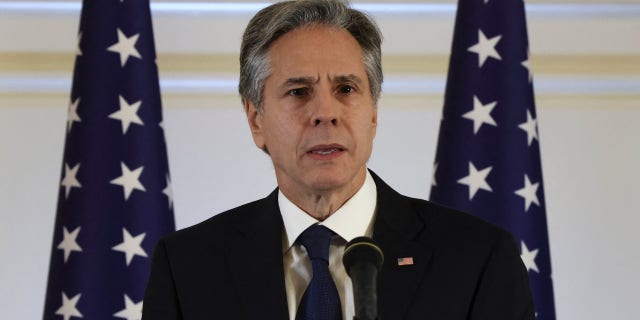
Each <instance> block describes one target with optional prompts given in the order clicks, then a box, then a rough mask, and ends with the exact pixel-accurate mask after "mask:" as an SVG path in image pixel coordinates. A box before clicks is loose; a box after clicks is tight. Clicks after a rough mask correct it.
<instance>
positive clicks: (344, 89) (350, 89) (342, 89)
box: [338, 85, 356, 94]
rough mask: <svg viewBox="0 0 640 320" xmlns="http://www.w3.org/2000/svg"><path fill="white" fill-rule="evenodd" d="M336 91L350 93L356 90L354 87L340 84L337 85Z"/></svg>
mask: <svg viewBox="0 0 640 320" xmlns="http://www.w3.org/2000/svg"><path fill="white" fill-rule="evenodd" d="M338 91H339V92H340V93H342V94H350V93H354V92H356V89H355V88H354V87H352V86H350V85H341V86H340V87H338Z"/></svg>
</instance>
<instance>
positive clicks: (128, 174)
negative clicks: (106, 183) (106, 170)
mask: <svg viewBox="0 0 640 320" xmlns="http://www.w3.org/2000/svg"><path fill="white" fill-rule="evenodd" d="M120 168H121V169H122V175H121V176H120V177H118V178H115V179H113V180H111V184H115V185H119V186H122V189H123V190H124V200H125V201H126V200H129V196H130V195H131V192H133V190H134V189H136V190H140V191H147V190H146V189H145V188H144V186H143V185H142V183H140V175H141V174H142V170H144V166H141V167H139V168H137V169H135V170H133V171H131V170H129V167H127V165H126V164H124V162H120Z"/></svg>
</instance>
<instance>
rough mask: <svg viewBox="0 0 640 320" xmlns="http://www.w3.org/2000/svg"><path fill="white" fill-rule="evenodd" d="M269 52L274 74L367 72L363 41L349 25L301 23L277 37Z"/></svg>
mask: <svg viewBox="0 0 640 320" xmlns="http://www.w3.org/2000/svg"><path fill="white" fill-rule="evenodd" d="M268 53H269V60H270V63H271V71H272V75H276V74H294V75H295V74H297V76H312V75H313V76H321V77H324V76H325V75H328V76H337V75H345V74H355V75H358V76H363V75H364V74H365V68H364V63H363V61H362V49H361V47H360V44H359V43H358V41H356V39H355V38H354V37H353V36H352V35H351V34H350V33H349V32H348V31H347V30H345V29H339V28H335V27H329V26H325V25H310V26H304V27H300V28H297V29H294V30H292V31H290V32H288V33H286V34H284V35H282V36H281V37H280V38H278V39H277V40H276V41H274V42H273V43H272V45H271V47H270V48H269V51H268ZM365 78H366V77H365Z"/></svg>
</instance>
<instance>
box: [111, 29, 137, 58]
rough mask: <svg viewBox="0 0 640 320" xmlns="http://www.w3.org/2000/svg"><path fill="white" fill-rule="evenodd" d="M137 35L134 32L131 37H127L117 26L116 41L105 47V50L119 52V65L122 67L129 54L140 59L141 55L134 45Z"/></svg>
mask: <svg viewBox="0 0 640 320" xmlns="http://www.w3.org/2000/svg"><path fill="white" fill-rule="evenodd" d="M139 37H140V34H139V33H136V34H134V35H133V36H131V37H127V36H126V35H125V34H124V33H123V32H122V30H120V28H118V42H116V43H115V44H113V45H112V46H110V47H109V48H107V51H111V52H116V53H119V54H120V66H122V67H124V65H125V63H127V59H129V57H130V56H134V57H136V58H138V59H142V56H141V55H140V53H139V52H138V50H137V49H136V47H135V46H136V42H137V41H138V38H139Z"/></svg>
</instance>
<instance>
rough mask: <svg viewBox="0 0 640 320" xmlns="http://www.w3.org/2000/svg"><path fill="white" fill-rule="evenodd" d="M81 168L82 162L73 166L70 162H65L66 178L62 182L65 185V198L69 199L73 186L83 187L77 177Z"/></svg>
mask: <svg viewBox="0 0 640 320" xmlns="http://www.w3.org/2000/svg"><path fill="white" fill-rule="evenodd" d="M79 169H80V163H78V164H76V165H75V166H74V167H73V168H70V167H69V165H68V164H66V163H65V164H64V178H62V181H61V182H60V185H61V186H63V187H64V197H65V199H69V193H71V188H73V187H76V188H82V185H81V184H80V181H78V178H76V175H77V174H78V170H79Z"/></svg>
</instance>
